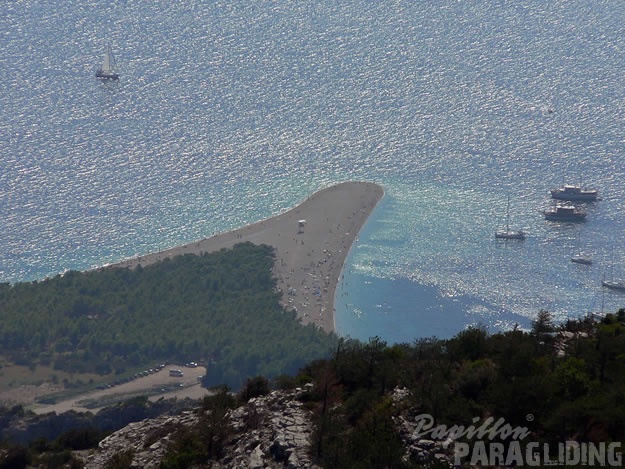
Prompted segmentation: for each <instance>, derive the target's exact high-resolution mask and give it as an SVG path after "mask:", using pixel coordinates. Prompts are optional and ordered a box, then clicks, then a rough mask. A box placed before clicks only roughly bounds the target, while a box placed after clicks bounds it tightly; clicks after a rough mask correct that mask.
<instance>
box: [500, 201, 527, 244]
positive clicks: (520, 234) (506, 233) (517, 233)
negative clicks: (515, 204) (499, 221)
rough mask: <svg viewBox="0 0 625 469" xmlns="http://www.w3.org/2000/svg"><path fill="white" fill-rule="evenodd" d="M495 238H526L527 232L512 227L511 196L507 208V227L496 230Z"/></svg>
mask: <svg viewBox="0 0 625 469" xmlns="http://www.w3.org/2000/svg"><path fill="white" fill-rule="evenodd" d="M495 238H497V239H518V240H521V241H522V240H524V239H525V232H524V231H522V230H511V229H510V197H508V207H507V209H506V229H505V230H497V231H495Z"/></svg>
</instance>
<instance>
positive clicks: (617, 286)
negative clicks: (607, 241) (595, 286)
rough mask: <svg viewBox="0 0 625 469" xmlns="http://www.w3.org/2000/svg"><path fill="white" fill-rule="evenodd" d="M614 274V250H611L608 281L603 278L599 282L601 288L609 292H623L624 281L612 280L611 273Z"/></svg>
mask: <svg viewBox="0 0 625 469" xmlns="http://www.w3.org/2000/svg"><path fill="white" fill-rule="evenodd" d="M613 272H614V248H612V266H611V267H610V280H606V279H605V277H604V279H603V280H602V281H601V286H602V287H605V288H609V289H610V290H619V291H625V280H622V279H613V278H612V273H613Z"/></svg>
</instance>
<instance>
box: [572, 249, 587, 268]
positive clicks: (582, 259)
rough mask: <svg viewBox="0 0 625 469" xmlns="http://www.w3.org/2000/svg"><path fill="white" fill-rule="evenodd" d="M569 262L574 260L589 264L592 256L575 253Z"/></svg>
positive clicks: (577, 262)
mask: <svg viewBox="0 0 625 469" xmlns="http://www.w3.org/2000/svg"><path fill="white" fill-rule="evenodd" d="M571 262H575V263H576V264H583V265H591V264H592V258H591V257H590V256H589V255H587V254H584V253H583V252H580V253H579V254H575V255H574V256H573V257H571Z"/></svg>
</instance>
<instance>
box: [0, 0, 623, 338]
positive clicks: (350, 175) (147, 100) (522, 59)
mask: <svg viewBox="0 0 625 469" xmlns="http://www.w3.org/2000/svg"><path fill="white" fill-rule="evenodd" d="M0 13H1V14H2V17H3V18H5V19H6V20H5V21H4V22H3V25H2V27H1V28H0V34H1V35H2V38H3V42H2V43H3V47H2V48H0V64H2V66H3V68H4V69H5V70H10V71H11V73H8V74H7V76H6V77H5V79H4V80H2V81H1V82H0V219H1V220H2V225H1V227H0V246H1V248H0V281H9V282H15V281H20V280H32V279H38V278H42V277H45V276H48V275H54V274H56V273H59V272H62V271H63V270H65V269H87V268H90V267H93V266H97V265H102V264H105V263H108V262H114V261H117V260H119V259H122V258H125V257H128V256H132V255H135V254H141V253H146V252H150V251H154V250H159V249H163V248H166V247H170V246H173V245H176V244H181V243H185V242H189V241H192V240H194V239H197V238H201V237H205V236H209V235H211V234H213V233H215V232H220V231H225V230H228V229H231V228H235V227H238V226H240V225H242V224H245V223H249V222H253V221H257V220H259V219H261V218H264V217H267V216H270V215H273V214H275V213H278V212H279V211H280V210H282V209H284V208H287V207H290V206H292V205H294V204H295V203H297V202H299V201H301V200H303V199H304V198H305V197H306V196H307V195H309V194H310V193H312V192H314V191H315V190H317V189H319V188H321V187H324V186H326V185H328V184H331V183H334V182H339V181H344V180H368V181H373V182H378V183H380V184H382V185H383V186H384V188H385V190H386V197H385V199H384V201H383V202H382V204H381V205H380V207H379V208H378V210H376V211H375V213H374V215H373V217H372V218H371V219H370V223H368V224H367V226H366V228H365V230H364V231H363V232H362V233H361V236H360V239H359V242H358V244H357V245H355V246H354V248H353V249H352V251H351V253H350V258H349V260H348V264H347V266H346V271H345V275H346V277H345V280H344V282H343V287H342V288H341V289H339V292H337V295H338V297H337V298H338V299H339V300H340V301H337V327H338V330H339V332H341V333H342V334H347V335H352V336H357V337H361V338H367V337H369V336H371V335H380V336H382V337H383V338H385V339H386V340H389V341H396V340H402V341H403V340H410V338H412V337H420V336H431V335H437V336H448V335H450V334H453V333H455V332H456V331H458V330H461V329H462V328H463V327H465V326H466V325H467V324H477V323H482V324H486V325H488V326H489V327H492V328H494V329H497V328H501V327H511V326H512V325H513V324H516V323H519V324H520V325H522V326H526V325H527V324H529V321H531V318H532V317H533V316H534V315H535V314H536V312H537V311H539V310H540V309H548V310H550V311H552V312H553V313H554V314H555V315H556V316H557V317H558V318H560V319H564V318H566V317H570V316H578V315H580V314H584V313H586V312H588V311H599V310H605V311H613V310H615V309H616V308H618V307H621V306H624V301H623V300H624V299H625V296H623V295H619V294H614V293H609V294H606V292H603V291H602V290H601V287H600V281H601V279H602V278H604V277H610V278H611V277H613V276H614V277H617V276H625V267H624V262H623V261H624V259H625V245H624V243H623V233H624V232H625V217H624V216H623V213H624V210H623V209H624V208H625V204H624V202H623V201H624V200H625V186H624V185H623V184H622V181H623V179H624V176H625V174H624V168H625V167H624V165H623V163H622V162H623V152H624V149H625V148H624V147H625V146H624V144H623V137H622V136H623V122H625V119H624V114H625V112H624V111H625V100H624V97H625V92H624V91H623V90H625V83H624V80H625V74H623V73H622V71H623V69H625V55H624V54H623V51H625V39H624V38H623V37H622V34H621V33H622V24H623V22H624V20H625V6H620V5H618V4H615V3H614V2H609V1H589V0H575V1H555V2H549V3H548V4H545V2H539V1H529V2H524V3H523V5H517V4H514V3H512V2H495V3H493V2H448V1H436V2H378V3H371V2H366V1H358V0H349V1H343V2H333V1H320V2H313V3H302V2H295V1H287V0H279V1H272V2H264V1H261V2H254V3H253V4H252V3H250V2H243V1H234V2H228V3H222V2H210V3H206V2H200V1H195V2H185V3H184V4H169V3H168V4H164V3H149V4H146V3H145V2H138V1H132V0H127V1H111V2H97V3H96V4H93V2H86V1H80V0H71V1H67V2H62V4H60V5H56V4H55V5H47V4H41V2H36V1H29V0H22V1H17V2H5V3H3V4H2V5H0ZM107 42H110V43H111V45H112V48H113V51H114V52H115V54H116V56H117V59H118V64H119V66H120V73H121V80H119V82H116V83H101V82H99V81H97V80H95V78H94V76H93V74H94V72H95V70H96V68H97V67H98V65H99V61H100V57H101V55H102V52H103V51H104V48H105V46H106V44H107ZM564 182H584V183H588V184H591V185H594V186H596V187H598V188H599V189H600V190H601V192H602V195H603V200H602V201H601V202H598V203H596V204H594V205H593V206H591V207H588V210H589V217H588V221H587V222H586V223H584V224H581V225H559V224H553V223H547V222H545V221H544V220H543V218H542V216H541V214H540V213H539V210H541V209H542V208H545V207H546V206H547V205H548V203H549V201H548V190H549V189H550V188H552V187H555V186H558V185H561V184H563V183H564ZM508 196H509V197H510V199H511V213H512V222H513V225H515V226H518V227H519V228H523V229H525V230H527V231H528V232H529V234H530V236H529V237H528V239H527V240H526V241H525V242H523V243H501V242H496V241H495V240H494V232H495V230H496V229H498V228H500V227H501V226H502V224H503V223H504V222H505V207H506V200H507V197H508ZM580 247H581V248H583V249H584V250H586V251H589V252H591V253H592V255H593V257H594V259H595V263H594V264H593V265H592V266H591V267H585V266H579V265H575V264H572V263H571V262H570V261H569V257H570V255H571V254H572V253H573V252H574V251H575V250H576V249H578V248H580ZM347 298H348V299H349V301H343V299H347Z"/></svg>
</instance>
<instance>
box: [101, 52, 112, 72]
mask: <svg viewBox="0 0 625 469" xmlns="http://www.w3.org/2000/svg"><path fill="white" fill-rule="evenodd" d="M102 71H103V72H109V73H110V72H111V52H110V50H107V51H106V54H104V61H103V62H102Z"/></svg>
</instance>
